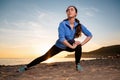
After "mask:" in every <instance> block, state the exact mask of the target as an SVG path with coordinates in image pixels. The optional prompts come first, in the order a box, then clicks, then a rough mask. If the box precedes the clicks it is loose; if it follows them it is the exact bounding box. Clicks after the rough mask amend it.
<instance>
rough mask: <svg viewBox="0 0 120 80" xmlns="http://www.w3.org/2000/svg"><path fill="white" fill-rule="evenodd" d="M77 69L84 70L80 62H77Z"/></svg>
mask: <svg viewBox="0 0 120 80" xmlns="http://www.w3.org/2000/svg"><path fill="white" fill-rule="evenodd" d="M76 70H77V71H83V68H82V66H81V65H80V63H78V64H77V66H76Z"/></svg>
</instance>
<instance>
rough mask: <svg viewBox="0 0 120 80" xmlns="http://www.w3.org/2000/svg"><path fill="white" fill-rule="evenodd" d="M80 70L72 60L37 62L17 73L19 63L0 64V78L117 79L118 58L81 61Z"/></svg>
mask: <svg viewBox="0 0 120 80" xmlns="http://www.w3.org/2000/svg"><path fill="white" fill-rule="evenodd" d="M81 65H82V67H83V71H82V72H80V73H79V72H77V71H76V69H75V63H74V62H57V63H49V64H47V63H42V64H38V65H36V66H34V67H32V68H30V69H29V70H27V71H25V72H23V73H19V72H16V70H17V69H18V68H19V67H20V66H21V65H16V66H0V80H119V79H120V58H117V59H96V60H87V61H84V60H82V61H81Z"/></svg>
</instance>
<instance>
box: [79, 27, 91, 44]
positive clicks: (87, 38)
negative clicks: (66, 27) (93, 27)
mask: <svg viewBox="0 0 120 80" xmlns="http://www.w3.org/2000/svg"><path fill="white" fill-rule="evenodd" d="M81 29H82V32H83V33H84V35H85V36H86V38H85V39H84V40H83V42H81V43H80V44H81V46H83V45H84V44H86V43H87V42H88V41H89V40H90V39H91V38H92V33H91V32H90V31H89V30H88V29H87V28H86V27H85V26H84V25H81Z"/></svg>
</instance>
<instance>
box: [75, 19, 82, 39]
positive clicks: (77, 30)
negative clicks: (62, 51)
mask: <svg viewBox="0 0 120 80" xmlns="http://www.w3.org/2000/svg"><path fill="white" fill-rule="evenodd" d="M75 21H76V22H77V23H78V25H77V26H76V33H75V38H78V37H80V36H81V32H82V30H81V24H80V21H79V20H78V19H77V18H76V19H75Z"/></svg>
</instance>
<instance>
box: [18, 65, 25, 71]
mask: <svg viewBox="0 0 120 80" xmlns="http://www.w3.org/2000/svg"><path fill="white" fill-rule="evenodd" d="M26 70H27V66H22V67H20V68H19V69H18V72H24V71H26Z"/></svg>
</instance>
